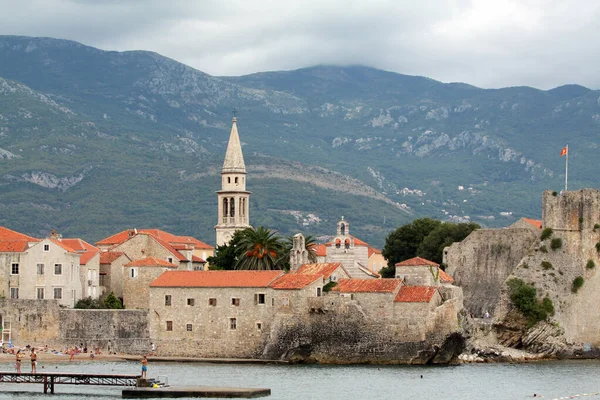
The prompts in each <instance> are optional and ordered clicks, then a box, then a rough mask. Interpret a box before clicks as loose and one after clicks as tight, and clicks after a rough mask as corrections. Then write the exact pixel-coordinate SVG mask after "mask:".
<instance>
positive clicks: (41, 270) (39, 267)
mask: <svg viewBox="0 0 600 400" xmlns="http://www.w3.org/2000/svg"><path fill="white" fill-rule="evenodd" d="M44 267H45V265H44V264H42V263H38V264H37V274H38V275H44Z"/></svg>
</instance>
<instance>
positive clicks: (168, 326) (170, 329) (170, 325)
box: [167, 321, 173, 332]
mask: <svg viewBox="0 0 600 400" xmlns="http://www.w3.org/2000/svg"><path fill="white" fill-rule="evenodd" d="M172 330H173V321H167V331H169V332H171V331H172Z"/></svg>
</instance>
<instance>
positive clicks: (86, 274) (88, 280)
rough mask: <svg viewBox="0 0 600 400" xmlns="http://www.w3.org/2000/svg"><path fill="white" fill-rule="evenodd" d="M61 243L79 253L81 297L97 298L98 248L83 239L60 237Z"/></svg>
mask: <svg viewBox="0 0 600 400" xmlns="http://www.w3.org/2000/svg"><path fill="white" fill-rule="evenodd" d="M60 240H61V241H62V243H64V244H65V245H67V246H68V247H69V248H71V249H73V250H75V251H76V252H77V253H79V276H80V279H81V290H82V293H81V297H91V298H92V299H97V298H98V297H100V296H101V295H102V289H101V288H100V249H99V248H97V247H94V246H92V245H91V244H89V243H88V242H86V241H85V240H83V239H78V238H72V239H69V238H67V239H60Z"/></svg>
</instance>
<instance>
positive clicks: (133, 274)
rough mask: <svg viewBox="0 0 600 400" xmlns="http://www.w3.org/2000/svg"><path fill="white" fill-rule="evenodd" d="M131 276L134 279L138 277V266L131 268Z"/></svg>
mask: <svg viewBox="0 0 600 400" xmlns="http://www.w3.org/2000/svg"><path fill="white" fill-rule="evenodd" d="M129 277H130V278H132V279H135V278H137V277H138V270H137V268H131V269H130V270H129Z"/></svg>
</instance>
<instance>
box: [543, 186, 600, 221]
mask: <svg viewBox="0 0 600 400" xmlns="http://www.w3.org/2000/svg"><path fill="white" fill-rule="evenodd" d="M553 193H555V192H552V191H550V190H546V191H544V194H543V196H542V220H543V226H544V228H552V229H554V230H573V231H575V230H582V229H583V230H591V229H593V228H594V225H595V224H598V223H600V191H599V190H598V189H581V190H578V191H569V192H562V193H561V194H558V195H556V196H555V195H554V194H553Z"/></svg>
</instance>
